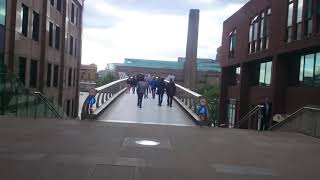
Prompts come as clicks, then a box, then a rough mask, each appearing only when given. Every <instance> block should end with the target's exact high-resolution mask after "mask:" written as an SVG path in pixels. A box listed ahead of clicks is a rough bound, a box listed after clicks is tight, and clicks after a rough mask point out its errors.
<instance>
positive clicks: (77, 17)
mask: <svg viewBox="0 0 320 180" xmlns="http://www.w3.org/2000/svg"><path fill="white" fill-rule="evenodd" d="M76 12H77V13H76V26H78V25H79V8H78V7H77V11H76Z"/></svg>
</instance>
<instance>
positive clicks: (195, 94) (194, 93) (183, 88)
mask: <svg viewBox="0 0 320 180" xmlns="http://www.w3.org/2000/svg"><path fill="white" fill-rule="evenodd" d="M165 82H167V83H169V82H170V81H168V80H165ZM175 84H176V87H178V88H180V89H182V90H183V91H185V92H187V93H189V94H191V95H192V96H195V97H197V98H200V97H202V95H201V94H198V93H196V92H194V91H191V90H190V89H187V88H185V87H183V86H181V85H179V84H177V83H175Z"/></svg>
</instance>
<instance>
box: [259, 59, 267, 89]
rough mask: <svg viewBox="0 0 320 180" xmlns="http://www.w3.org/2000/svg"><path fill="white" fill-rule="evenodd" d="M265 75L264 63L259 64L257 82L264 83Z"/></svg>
mask: <svg viewBox="0 0 320 180" xmlns="http://www.w3.org/2000/svg"><path fill="white" fill-rule="evenodd" d="M265 77H266V63H261V64H260V75H259V84H260V85H264V84H265Z"/></svg>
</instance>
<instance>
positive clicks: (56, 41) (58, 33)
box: [54, 24, 61, 50]
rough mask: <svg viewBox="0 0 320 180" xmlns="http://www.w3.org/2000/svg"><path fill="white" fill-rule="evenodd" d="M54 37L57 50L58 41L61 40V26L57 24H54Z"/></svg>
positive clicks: (58, 47) (58, 46)
mask: <svg viewBox="0 0 320 180" xmlns="http://www.w3.org/2000/svg"><path fill="white" fill-rule="evenodd" d="M58 30H59V31H58ZM54 39H55V42H54V44H55V45H54V47H55V48H56V49H57V50H59V49H60V41H61V28H60V26H58V25H57V24H56V25H55V38H54Z"/></svg>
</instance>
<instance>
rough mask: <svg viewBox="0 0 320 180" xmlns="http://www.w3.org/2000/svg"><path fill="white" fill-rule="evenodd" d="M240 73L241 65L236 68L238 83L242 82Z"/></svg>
mask: <svg viewBox="0 0 320 180" xmlns="http://www.w3.org/2000/svg"><path fill="white" fill-rule="evenodd" d="M240 73H241V67H237V69H236V76H237V77H236V83H237V84H240Z"/></svg>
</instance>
